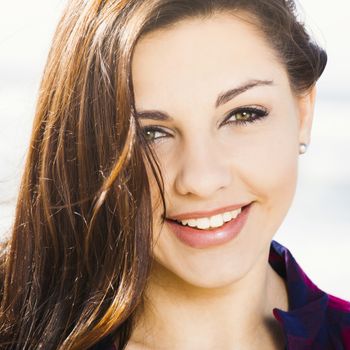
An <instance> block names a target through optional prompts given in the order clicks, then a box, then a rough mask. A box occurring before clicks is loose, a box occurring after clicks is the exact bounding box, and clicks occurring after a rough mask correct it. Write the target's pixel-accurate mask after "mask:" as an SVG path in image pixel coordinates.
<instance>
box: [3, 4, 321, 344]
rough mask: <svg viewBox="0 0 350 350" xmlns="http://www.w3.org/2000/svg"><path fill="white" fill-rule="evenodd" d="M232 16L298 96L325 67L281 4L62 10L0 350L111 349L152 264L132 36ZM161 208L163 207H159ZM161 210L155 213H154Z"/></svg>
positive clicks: (290, 9)
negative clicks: (269, 54)
mask: <svg viewBox="0 0 350 350" xmlns="http://www.w3.org/2000/svg"><path fill="white" fill-rule="evenodd" d="M220 11H230V12H232V13H233V14H234V13H237V11H243V12H244V13H245V14H246V15H247V17H249V18H251V19H252V20H253V21H254V23H255V24H256V25H257V26H258V27H259V28H260V29H261V31H262V32H263V33H264V34H265V35H266V38H267V40H268V41H269V42H270V43H271V45H272V47H273V48H274V49H275V50H276V53H277V55H278V56H279V57H280V59H281V61H282V62H283V63H284V64H285V67H286V69H287V71H288V73H289V78H290V82H291V86H292V87H293V89H294V90H295V92H296V93H303V92H305V91H307V90H308V89H309V88H310V87H311V86H313V85H314V84H315V82H316V80H317V79H318V77H319V76H320V75H321V73H322V71H323V69H324V67H325V65H326V59H327V56H326V54H325V52H324V51H323V50H322V49H321V48H319V47H318V46H317V45H316V44H315V43H313V42H312V41H311V40H310V37H309V35H308V34H307V33H306V31H305V29H304V27H303V25H302V24H300V23H299V22H298V21H297V20H296V14H295V8H294V3H293V2H292V1H284V0H251V1H248V0H245V1H240V0H191V1H188V0H129V1H127V0H94V1H92V0H91V1H85V0H71V1H70V2H69V4H68V6H67V8H66V10H65V12H64V15H63V17H62V19H61V21H60V22H59V25H58V28H57V31H56V34H55V37H54V40H53V44H52V48H51V51H50V54H49V57H48V61H47V65H46V68H45V72H44V76H43V79H42V83H41V87H40V95H39V99H38V104H37V110H36V116H35V120H34V125H33V132H32V137H31V141H30V147H29V151H28V155H27V160H26V166H25V170H24V175H23V179H22V182H21V188H20V194H19V198H18V202H17V208H16V216H15V221H14V225H13V230H12V237H11V240H10V241H9V243H8V245H7V248H6V249H5V250H4V252H3V256H2V262H1V265H0V266H1V271H2V281H1V286H0V287H1V305H0V347H1V349H21V350H23V349H45V350H46V349H88V348H91V347H92V346H94V345H96V344H98V343H99V342H102V341H103V340H104V339H106V338H107V339H109V338H108V337H110V339H113V340H115V341H116V344H117V346H118V348H119V349H123V348H124V347H125V345H126V344H127V342H128V339H129V338H130V335H131V331H132V327H133V322H134V314H135V310H136V308H137V307H138V306H139V305H141V303H142V300H143V299H142V297H143V292H144V289H145V286H146V283H147V278H148V275H149V273H150V266H151V262H152V208H151V200H150V186H149V181H148V179H147V172H146V168H147V167H148V166H150V167H151V169H152V170H153V176H155V178H156V180H157V183H158V187H159V191H160V194H161V195H162V187H163V185H162V178H161V176H160V171H159V168H158V167H157V162H156V159H155V157H154V156H153V155H152V152H151V150H150V149H149V147H148V146H147V143H146V142H145V140H144V139H143V136H142V132H141V131H140V128H139V126H138V121H137V118H136V117H135V116H136V111H135V107H134V105H135V104H134V96H133V89H132V84H131V81H132V76H131V68H130V67H131V59H132V54H133V49H134V47H135V45H136V43H137V40H138V39H139V38H140V36H142V35H144V34H145V33H148V32H150V31H153V30H156V29H158V28H165V27H167V26H169V25H172V24H174V23H176V22H177V21H179V20H182V19H185V18H191V17H202V18H205V17H206V16H210V15H212V14H213V13H216V12H220ZM163 203H164V198H163ZM164 210H165V206H164Z"/></svg>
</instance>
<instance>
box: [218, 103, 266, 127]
mask: <svg viewBox="0 0 350 350" xmlns="http://www.w3.org/2000/svg"><path fill="white" fill-rule="evenodd" d="M267 116H268V111H267V110H266V109H265V108H262V107H239V108H236V109H234V110H233V111H231V112H229V113H228V116H227V117H226V118H225V120H224V122H223V124H231V123H233V124H238V125H247V124H248V123H253V122H255V121H258V120H260V119H263V118H265V117H267Z"/></svg>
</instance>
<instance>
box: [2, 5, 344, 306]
mask: <svg viewBox="0 0 350 350" xmlns="http://www.w3.org/2000/svg"><path fill="white" fill-rule="evenodd" d="M64 4H65V1H63V0H31V1H27V0H16V1H5V0H0V5H1V6H0V9H1V11H0V237H4V235H5V234H6V232H8V230H9V228H10V225H11V221H12V216H13V208H14V203H15V198H16V194H17V186H18V182H19V178H20V174H21V171H22V166H23V160H24V155H25V152H26V148H27V145H28V142H29V134H30V128H31V123H32V118H33V113H34V106H35V100H36V96H37V90H38V86H39V81H40V78H41V73H42V70H43V67H44V64H45V60H46V55H47V52H48V48H49V45H50V40H51V38H52V35H53V31H54V28H55V25H56V23H57V21H58V18H59V15H60V13H61V11H62V8H63V5H64ZM301 4H302V8H303V12H304V14H302V15H301V17H302V18H303V19H305V21H306V23H307V24H308V26H309V27H310V28H311V29H312V31H313V33H314V35H315V36H316V37H317V38H318V39H319V41H320V43H321V44H322V45H323V46H324V47H325V48H326V50H327V52H328V56H329V63H328V66H327V68H326V71H325V73H324V75H323V76H322V78H321V80H320V82H319V85H318V86H319V87H318V92H319V96H318V97H319V98H318V102H317V107H316V113H315V124H314V129H313V134H312V144H311V146H310V148H309V151H308V153H307V154H306V155H304V156H303V157H301V159H300V176H299V185H298V190H297V193H296V196H295V200H294V203H293V205H292V208H291V210H290V212H289V214H288V216H287V218H286V220H285V222H284V224H283V225H282V227H281V228H280V230H279V232H278V233H277V235H276V240H278V241H280V242H281V243H282V244H285V245H286V246H287V247H288V248H289V249H290V250H291V252H292V253H293V255H294V256H295V257H296V259H297V261H298V262H299V263H300V264H301V266H302V267H303V268H304V270H305V271H306V273H307V274H308V275H309V276H310V277H311V279H312V280H313V281H314V282H315V283H316V284H318V285H319V287H321V288H322V289H324V290H326V291H328V292H330V293H332V294H335V295H337V296H339V297H342V298H344V299H348V300H350V269H349V267H350V155H349V154H350V112H349V110H350V88H349V82H350V68H349V64H350V45H349V44H347V42H348V40H349V36H350V26H349V21H348V14H349V13H350V4H349V2H348V0H333V1H332V2H329V1H319V0H301Z"/></svg>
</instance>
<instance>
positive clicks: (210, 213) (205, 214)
mask: <svg viewBox="0 0 350 350" xmlns="http://www.w3.org/2000/svg"><path fill="white" fill-rule="evenodd" d="M249 204H250V203H243V204H233V205H229V206H226V207H221V208H217V209H214V210H207V211H193V212H190V213H181V214H178V215H172V216H167V219H168V220H177V221H181V220H188V219H199V218H206V217H211V216H214V215H216V214H222V213H225V212H227V211H232V210H236V209H239V208H241V207H245V206H247V205H249Z"/></svg>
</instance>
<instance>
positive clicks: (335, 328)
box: [100, 241, 350, 350]
mask: <svg viewBox="0 0 350 350" xmlns="http://www.w3.org/2000/svg"><path fill="white" fill-rule="evenodd" d="M269 263H270V265H271V266H272V267H273V269H274V270H275V271H276V272H277V273H278V274H279V275H280V276H281V277H282V278H283V279H284V280H285V281H286V283H287V289H288V298H289V308H290V310H289V311H288V312H286V311H282V310H280V309H277V308H275V309H273V315H274V316H275V318H276V319H277V320H278V321H279V323H280V325H281V327H282V329H283V331H284V335H285V339H286V342H287V343H286V349H288V350H330V349H332V350H333V349H334V350H350V303H349V302H347V301H345V300H342V299H339V298H336V297H334V296H332V295H330V294H327V293H325V292H323V291H322V290H320V289H319V288H317V286H316V285H315V284H313V283H312V282H311V280H310V279H309V278H308V277H307V276H306V275H305V273H304V272H303V270H302V269H301V267H300V266H299V265H298V263H297V262H296V261H295V259H294V258H293V256H292V254H291V253H290V252H289V250H288V249H287V248H285V247H283V246H282V245H281V244H279V243H277V242H276V241H272V243H271V247H270V255H269ZM349 278H350V276H349ZM100 349H101V350H102V349H103V350H117V349H116V348H115V346H113V345H110V346H107V347H101V348H100Z"/></svg>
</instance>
